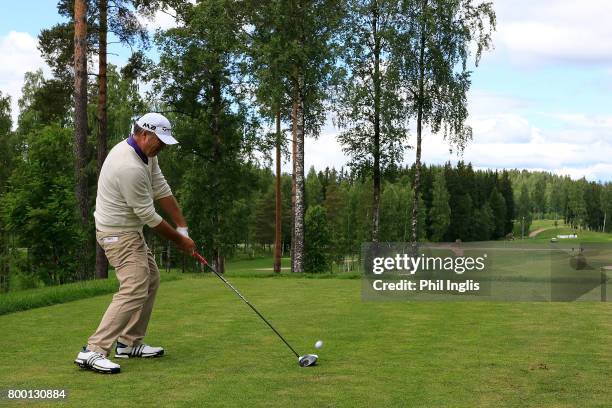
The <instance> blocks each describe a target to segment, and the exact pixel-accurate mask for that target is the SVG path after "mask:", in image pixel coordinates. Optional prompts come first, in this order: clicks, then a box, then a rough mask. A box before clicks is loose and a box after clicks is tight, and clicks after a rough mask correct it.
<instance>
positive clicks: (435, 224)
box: [429, 171, 451, 242]
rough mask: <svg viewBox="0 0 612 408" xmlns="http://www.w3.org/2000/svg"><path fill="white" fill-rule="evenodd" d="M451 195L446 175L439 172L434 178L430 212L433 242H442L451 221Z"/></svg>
mask: <svg viewBox="0 0 612 408" xmlns="http://www.w3.org/2000/svg"><path fill="white" fill-rule="evenodd" d="M449 199H450V195H449V194H448V190H447V189H446V180H445V179H444V173H443V172H441V171H439V172H436V175H435V176H434V183H433V200H432V204H431V208H430V210H429V222H430V230H431V240H432V241H434V242H438V241H442V240H443V239H444V236H445V235H446V231H447V230H448V226H449V225H450V220H451V209H450V206H449V205H448V202H449Z"/></svg>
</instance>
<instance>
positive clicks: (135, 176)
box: [118, 168, 162, 228]
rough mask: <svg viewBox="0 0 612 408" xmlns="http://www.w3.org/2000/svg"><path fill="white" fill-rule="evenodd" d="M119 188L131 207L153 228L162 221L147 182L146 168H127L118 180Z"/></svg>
mask: <svg viewBox="0 0 612 408" xmlns="http://www.w3.org/2000/svg"><path fill="white" fill-rule="evenodd" d="M118 184H119V190H120V191H121V194H122V195H123V198H124V199H125V202H126V203H127V205H128V206H129V207H131V208H132V210H134V214H136V215H137V216H138V218H140V219H141V220H142V222H144V223H145V224H147V225H148V226H149V227H151V228H153V227H156V226H158V225H159V224H160V223H161V222H162V217H161V216H160V215H159V214H157V212H156V211H155V206H154V205H153V197H152V194H151V187H150V186H149V185H148V183H147V174H146V170H145V169H144V168H142V169H141V168H127V169H125V170H124V171H123V172H122V173H121V177H120V179H119V180H118Z"/></svg>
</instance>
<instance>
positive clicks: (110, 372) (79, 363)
mask: <svg viewBox="0 0 612 408" xmlns="http://www.w3.org/2000/svg"><path fill="white" fill-rule="evenodd" d="M74 364H76V365H78V366H79V367H80V368H82V369H83V370H91V371H95V372H96V373H100V374H118V373H120V372H121V367H119V368H111V369H109V370H101V369H99V368H96V367H93V366H88V365H87V364H85V363H83V362H82V361H80V360H74Z"/></svg>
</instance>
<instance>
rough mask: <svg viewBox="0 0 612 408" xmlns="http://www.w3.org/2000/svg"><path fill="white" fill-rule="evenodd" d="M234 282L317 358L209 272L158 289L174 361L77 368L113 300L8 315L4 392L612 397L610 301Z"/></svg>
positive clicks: (569, 400) (387, 398)
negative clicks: (409, 298) (315, 359)
mask: <svg viewBox="0 0 612 408" xmlns="http://www.w3.org/2000/svg"><path fill="white" fill-rule="evenodd" d="M230 279H231V280H232V282H233V283H235V284H236V286H237V287H238V288H239V289H240V290H241V291H242V292H243V293H244V295H245V296H246V297H247V298H248V299H249V300H250V301H252V303H253V304H255V305H256V306H257V307H258V309H259V310H260V311H261V312H262V313H263V314H264V315H266V317H268V318H269V319H270V320H271V322H272V323H273V324H274V325H275V326H276V327H277V328H278V329H279V331H280V332H281V333H282V334H283V335H284V336H285V337H286V338H287V339H288V340H289V341H290V342H291V343H292V344H293V345H294V347H295V348H296V349H297V350H298V352H300V353H301V354H305V353H312V352H317V353H318V354H319V355H320V363H319V365H318V366H316V367H312V368H306V369H305V368H299V367H298V365H297V361H296V358H295V357H294V356H293V355H292V354H291V353H290V351H289V350H288V349H287V348H286V347H285V346H284V345H283V344H282V342H281V341H280V340H279V339H278V338H277V337H276V336H274V334H273V333H272V332H271V331H270V330H269V329H268V328H267V327H266V326H265V324H264V323H263V322H261V321H260V320H259V319H258V318H257V317H256V315H255V314H254V313H253V312H252V311H251V310H250V309H249V308H248V307H247V306H246V305H244V304H243V303H242V302H240V300H239V299H238V298H237V297H236V295H235V294H233V293H232V292H231V291H229V290H228V289H227V288H226V287H224V285H223V284H222V282H220V281H219V280H218V279H216V278H215V277H212V276H210V275H209V276H206V277H202V278H187V279H183V280H178V281H172V282H165V283H163V284H162V286H161V288H160V292H159V295H158V300H157V304H156V308H155V311H154V313H153V318H152V322H151V326H150V330H149V334H148V336H147V338H146V340H147V341H148V342H149V343H150V344H153V345H163V346H164V347H165V348H166V351H167V355H166V356H164V357H163V358H159V359H154V360H127V361H124V360H119V361H118V362H120V363H121V364H122V373H121V374H119V375H115V376H104V375H98V374H94V373H92V372H90V371H81V370H79V369H78V368H77V367H76V366H75V365H74V364H73V363H72V360H73V359H74V357H75V355H76V353H77V351H78V350H79V348H80V347H81V346H82V345H83V344H85V342H86V339H87V336H88V335H89V334H90V333H91V332H92V330H94V329H95V326H96V325H97V323H98V320H99V317H100V316H101V315H102V313H103V312H104V310H105V308H106V306H107V304H108V302H109V300H110V297H111V295H103V296H98V297H93V298H90V299H85V300H79V301H74V302H69V303H65V304H60V305H55V306H50V307H45V308H38V309H33V310H29V311H25V312H19V313H13V314H8V315H4V316H0V327H2V336H1V337H0V361H1V362H2V370H1V371H0V388H2V389H6V388H30V389H32V388H47V389H48V388H66V389H68V392H69V397H68V400H67V402H66V403H63V404H58V403H47V404H45V403H37V404H36V406H41V407H42V406H75V407H82V406H91V407H97V406H99V407H109V406H138V407H147V406H185V407H198V406H262V407H263V406H268V407H269V406H278V407H287V406H304V407H315V406H316V407H320V406H341V407H343V406H346V407H354V406H363V407H371V406H397V407H405V406H423V407H432V406H444V407H500V406H502V407H541V406H547V407H575V406H592V407H597V406H600V407H604V406H606V404H607V402H606V401H608V402H609V401H610V400H612V391H610V382H609V379H610V376H611V374H612V369H611V368H610V367H611V366H612V349H611V348H610V347H609V345H610V344H611V342H612V308H611V307H610V305H609V304H608V303H595V302H579V303H488V302H475V303H463V302H382V303H372V302H370V303H366V302H362V301H361V294H360V284H361V283H360V281H359V280H347V279H299V278H267V279H261V278H244V277H242V278H241V277H235V278H231V275H230ZM318 339H322V340H323V341H324V343H325V346H324V347H323V348H322V349H321V350H316V349H315V348H314V343H315V341H316V340H318ZM23 406H25V404H24V405H23Z"/></svg>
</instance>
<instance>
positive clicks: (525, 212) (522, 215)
mask: <svg viewBox="0 0 612 408" xmlns="http://www.w3.org/2000/svg"><path fill="white" fill-rule="evenodd" d="M531 208H532V206H531V200H530V197H529V190H528V189H527V185H525V184H523V187H522V188H521V193H520V195H519V199H518V203H517V206H516V218H517V221H518V222H519V224H520V226H521V238H523V237H524V234H527V233H528V232H529V227H530V226H531V220H532V213H531Z"/></svg>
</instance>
